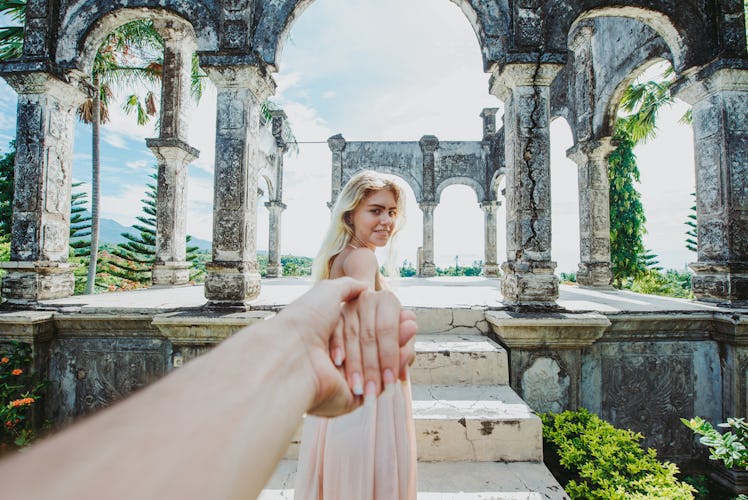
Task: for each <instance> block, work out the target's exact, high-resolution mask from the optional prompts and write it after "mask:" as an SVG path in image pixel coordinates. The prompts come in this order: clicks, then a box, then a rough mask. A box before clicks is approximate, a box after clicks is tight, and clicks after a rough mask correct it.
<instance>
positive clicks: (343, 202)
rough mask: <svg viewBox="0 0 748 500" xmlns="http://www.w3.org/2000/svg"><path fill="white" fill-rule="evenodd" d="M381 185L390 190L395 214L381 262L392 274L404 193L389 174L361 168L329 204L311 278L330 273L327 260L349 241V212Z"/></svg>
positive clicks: (390, 274) (350, 228)
mask: <svg viewBox="0 0 748 500" xmlns="http://www.w3.org/2000/svg"><path fill="white" fill-rule="evenodd" d="M382 189H389V190H390V191H391V192H392V195H393V196H394V197H395V206H396V208H397V216H396V217H395V221H394V223H393V227H392V233H391V236H390V241H389V242H388V243H387V247H388V250H389V251H388V253H387V262H386V265H385V269H386V270H387V274H388V275H389V276H394V272H393V271H394V267H395V266H394V257H395V255H394V250H393V245H392V242H393V240H394V238H395V236H396V235H397V232H398V231H400V229H401V228H402V227H403V224H404V223H405V197H404V196H403V192H402V189H400V186H398V185H397V183H396V182H395V180H394V179H393V178H391V177H390V176H386V175H384V174H380V173H379V172H374V171H372V170H364V171H363V172H359V173H357V174H356V175H354V176H353V177H351V178H350V180H349V181H348V182H346V184H345V186H343V189H342V190H341V191H340V194H339V195H338V199H337V201H336V202H335V205H334V206H333V208H332V217H331V222H330V227H329V229H328V230H327V233H326V234H325V237H324V239H323V240H322V246H321V248H320V249H319V252H318V253H317V256H316V257H315V258H314V263H313V264H312V278H313V279H314V281H319V280H324V279H328V278H329V277H330V263H331V262H332V259H333V258H335V256H337V255H338V254H339V253H340V252H342V251H343V249H344V248H345V247H346V245H348V243H350V241H351V238H352V237H353V230H354V228H353V225H352V224H350V223H349V222H347V220H350V215H351V213H353V211H354V210H355V209H356V207H358V205H359V203H361V201H362V200H363V199H364V198H366V197H367V196H369V195H370V194H371V193H374V192H376V191H381V190H382Z"/></svg>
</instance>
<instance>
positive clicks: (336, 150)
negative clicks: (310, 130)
mask: <svg viewBox="0 0 748 500" xmlns="http://www.w3.org/2000/svg"><path fill="white" fill-rule="evenodd" d="M345 144H346V143H345V139H344V138H343V136H342V135H341V134H338V135H334V136H332V137H330V138H329V139H327V146H328V147H329V148H330V151H332V185H331V186H330V201H329V202H328V203H327V206H328V208H330V209H332V207H333V205H334V204H335V201H337V199H338V194H339V193H340V190H341V189H342V188H343V150H344V149H345Z"/></svg>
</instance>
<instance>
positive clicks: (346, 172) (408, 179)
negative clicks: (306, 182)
mask: <svg viewBox="0 0 748 500" xmlns="http://www.w3.org/2000/svg"><path fill="white" fill-rule="evenodd" d="M362 170H374V171H375V172H381V173H383V174H389V175H394V176H395V177H399V178H400V179H402V180H404V181H405V183H406V184H407V185H408V186H409V187H410V189H412V190H413V194H414V195H415V197H416V201H417V202H419V203H420V202H421V199H422V197H423V190H422V188H421V183H420V181H419V180H418V179H416V177H415V176H414V175H413V172H411V171H409V170H406V169H402V168H397V167H393V166H392V165H376V166H374V165H354V166H349V167H343V176H342V181H341V183H340V188H341V189H342V188H343V186H345V183H346V182H348V180H349V179H350V178H351V177H353V176H354V175H356V174H357V173H358V172H361V171H362ZM332 202H333V203H334V202H335V200H332Z"/></svg>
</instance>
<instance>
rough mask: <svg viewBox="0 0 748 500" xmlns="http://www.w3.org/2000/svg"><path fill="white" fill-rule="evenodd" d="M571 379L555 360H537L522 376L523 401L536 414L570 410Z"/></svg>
mask: <svg viewBox="0 0 748 500" xmlns="http://www.w3.org/2000/svg"><path fill="white" fill-rule="evenodd" d="M569 383H570V378H569V376H568V375H567V374H566V373H565V372H564V370H563V369H562V368H561V367H560V366H559V364H558V363H557V362H556V360H555V359H553V358H542V357H541V358H536V359H535V360H534V361H533V362H532V365H530V367H529V368H528V369H527V370H525V372H524V373H523V374H522V382H521V387H522V399H524V400H525V402H526V403H527V405H528V406H529V407H530V408H532V409H533V410H535V411H536V412H547V411H551V412H554V413H558V412H561V411H563V410H565V409H566V408H569Z"/></svg>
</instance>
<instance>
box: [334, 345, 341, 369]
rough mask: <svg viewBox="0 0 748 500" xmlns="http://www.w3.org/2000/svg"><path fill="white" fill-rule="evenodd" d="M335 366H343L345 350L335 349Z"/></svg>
mask: <svg viewBox="0 0 748 500" xmlns="http://www.w3.org/2000/svg"><path fill="white" fill-rule="evenodd" d="M334 361H335V366H341V365H342V364H343V350H342V349H341V348H340V347H336V348H335V360H334Z"/></svg>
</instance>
